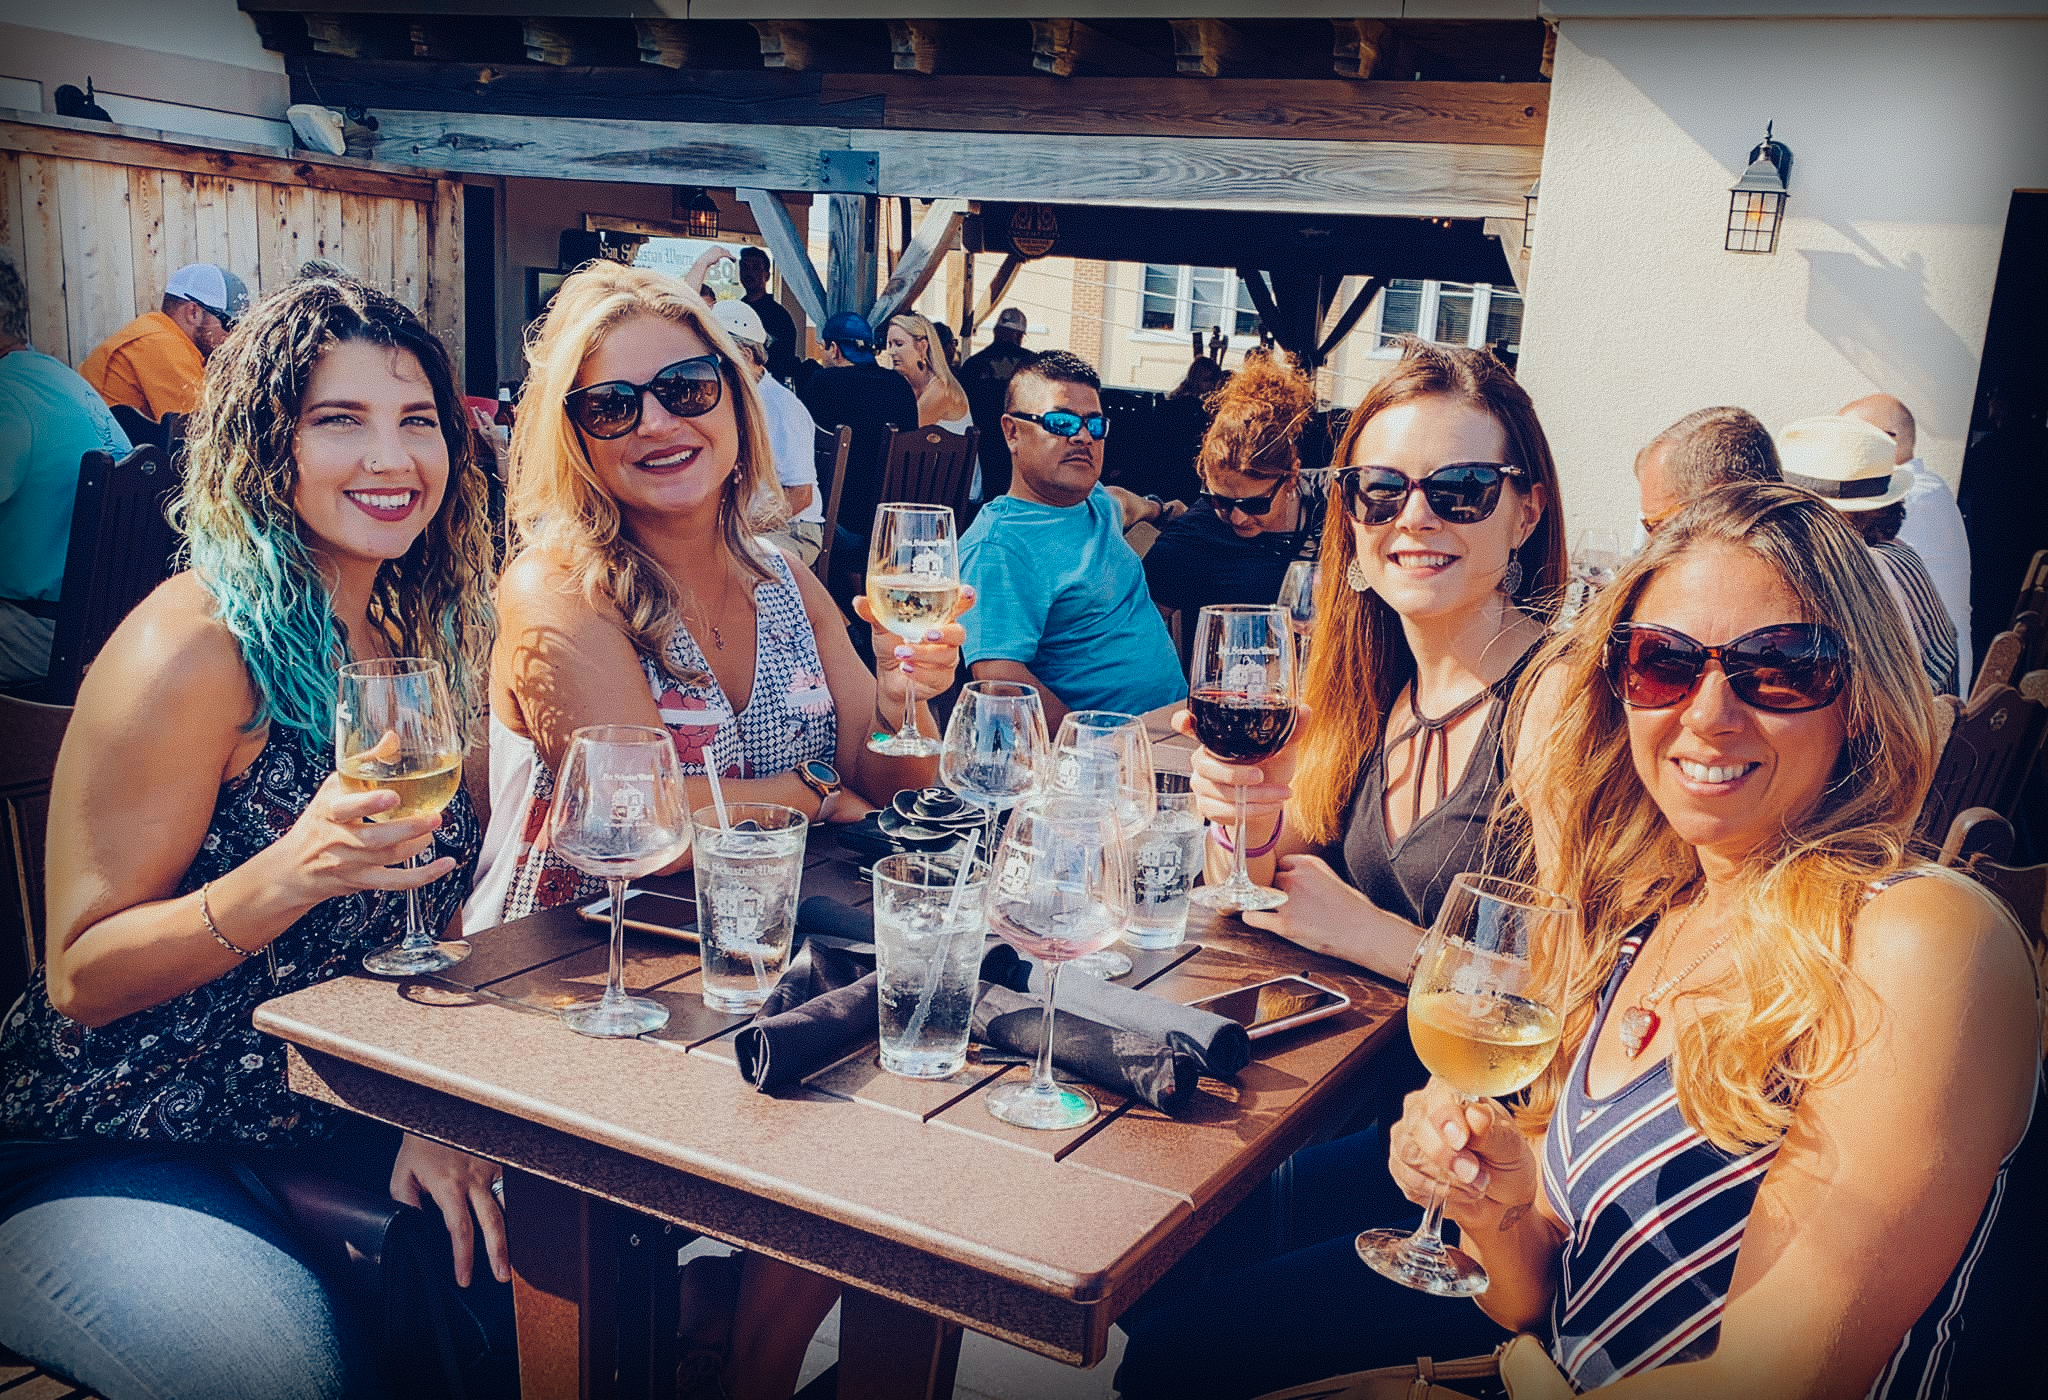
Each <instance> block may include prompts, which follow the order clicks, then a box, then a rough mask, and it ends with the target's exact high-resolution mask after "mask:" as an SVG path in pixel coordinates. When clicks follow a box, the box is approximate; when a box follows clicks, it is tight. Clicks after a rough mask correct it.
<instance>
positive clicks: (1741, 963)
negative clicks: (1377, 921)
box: [1389, 484, 2041, 1400]
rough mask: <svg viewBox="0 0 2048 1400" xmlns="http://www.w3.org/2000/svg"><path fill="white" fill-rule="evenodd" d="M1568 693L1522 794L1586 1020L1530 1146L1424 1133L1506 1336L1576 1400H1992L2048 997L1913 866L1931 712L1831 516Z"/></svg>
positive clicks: (1554, 677) (1590, 636) (1555, 688)
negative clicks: (1999, 1256)
mask: <svg viewBox="0 0 2048 1400" xmlns="http://www.w3.org/2000/svg"><path fill="white" fill-rule="evenodd" d="M1646 629H1657V630H1646ZM1710 649H1711V650H1710ZM1535 664H1536V666H1537V668H1538V676H1537V679H1536V681H1535V682H1534V683H1533V684H1532V686H1531V687H1528V688H1527V690H1528V692H1529V693H1528V695H1527V698H1526V700H1525V702H1524V704H1523V705H1522V706H1520V707H1518V710H1519V711H1520V716H1519V717H1523V718H1525V717H1527V716H1539V715H1540V716H1546V717H1548V716H1555V718H1554V719H1546V721H1544V722H1542V723H1533V722H1532V723H1527V724H1525V725H1523V727H1522V728H1520V730H1519V731H1518V743H1517V745H1516V755H1515V762H1514V764H1513V767H1512V770H1511V772H1512V782H1513V784H1514V788H1515V793H1516V796H1517V798H1518V799H1519V800H1520V801H1521V802H1522V803H1523V804H1524V811H1525V812H1526V814H1527V816H1528V817H1529V819H1530V821H1529V826H1530V828H1531V833H1530V834H1531V844H1532V847H1533V852H1534V858H1535V865H1536V875H1537V878H1538V879H1540V880H1541V881H1542V882H1543V883H1544V884H1545V885H1547V886H1549V887H1550V888H1553V889H1556V890H1559V891H1561V892H1563V893H1566V894H1568V895H1570V896H1572V897H1573V898H1575V899H1576V900H1578V901H1579V903H1580V905H1581V907H1582V908H1583V910H1584V911H1585V929H1584V937H1585V940H1586V947H1585V948H1584V949H1583V950H1582V953H1581V956H1580V959H1579V968H1580V970H1579V974H1578V996H1577V998H1576V1000H1575V1005H1574V1007H1573V1010H1572V1012H1571V1013H1570V1016H1569V1019H1568V1023H1567V1031H1566V1037H1565V1044H1564V1047H1563V1048H1562V1049H1561V1050H1560V1051H1559V1054H1558V1057H1557V1059H1556V1061H1555V1062H1554V1063H1553V1065H1552V1066H1551V1068H1550V1070H1549V1071H1548V1072H1547V1074H1546V1075H1545V1077H1544V1078H1543V1079H1541V1080H1539V1081H1538V1082H1537V1084H1536V1085H1535V1086H1534V1087H1533V1088H1532V1089H1531V1091H1530V1093H1529V1096H1528V1100H1527V1102H1526V1103H1524V1104H1523V1105H1522V1106H1521V1107H1520V1108H1519V1110H1518V1111H1517V1113H1516V1114H1515V1116H1514V1117H1510V1115H1509V1114H1508V1113H1507V1112H1506V1111H1505V1110H1503V1109H1502V1108H1501V1107H1500V1106H1499V1105H1496V1104H1492V1103H1488V1104H1483V1105H1480V1106H1477V1107H1473V1108H1468V1109H1465V1110H1464V1111H1463V1112H1462V1113H1461V1112H1460V1111H1459V1109H1458V1107H1457V1104H1456V1102H1455V1100H1454V1098H1453V1097H1452V1096H1451V1094H1450V1093H1449V1092H1448V1091H1447V1090H1446V1089H1445V1088H1444V1087H1443V1086H1442V1085H1441V1084H1440V1083H1438V1082H1436V1081H1432V1082H1431V1083H1430V1084H1429V1085H1428V1086H1427V1087H1426V1088H1425V1089H1423V1090H1422V1091H1420V1092H1418V1093H1416V1094H1415V1095H1412V1096H1411V1097H1410V1099H1409V1102H1408V1106H1407V1112H1406V1114H1405V1115H1404V1117H1403V1118H1402V1120H1401V1122H1400V1123H1399V1125H1397V1126H1396V1128H1395V1129H1394V1131H1393V1133H1392V1134H1391V1143H1392V1168H1393V1172H1394V1175H1395V1179H1396V1181H1397V1183H1398V1184H1399V1185H1400V1186H1401V1188H1402V1189H1403V1191H1404V1192H1406V1193H1407V1194H1408V1196H1409V1197H1410V1198H1411V1199H1413V1200H1416V1201H1423V1200H1426V1199H1427V1197H1428V1194H1429V1191H1430V1188H1431V1186H1432V1184H1433V1183H1435V1182H1444V1183H1446V1185H1447V1187H1448V1189H1449V1193H1450V1195H1449V1200H1450V1205H1449V1209H1448V1212H1447V1213H1448V1214H1449V1215H1450V1216H1451V1217H1452V1218H1453V1219H1454V1220H1456V1221H1457V1223H1458V1225H1459V1227H1460V1229H1461V1232H1462V1236H1463V1240H1462V1244H1463V1248H1465V1249H1466V1250H1467V1251H1468V1252H1470V1253H1472V1254H1474V1255H1476V1256H1478V1257H1479V1258H1480V1259H1482V1260H1483V1262H1484V1263H1485V1266H1486V1268H1487V1271H1488V1272H1489V1274H1490V1275H1491V1276H1492V1287H1491V1289H1490V1290H1489V1291H1488V1292H1487V1293H1485V1294H1484V1295H1482V1296H1481V1298H1480V1300H1479V1301H1480V1305H1481V1306H1482V1307H1483V1308H1484V1309H1485V1310H1486V1312H1487V1313H1488V1314H1490V1315H1491V1316H1492V1317H1493V1318H1494V1319H1495V1320H1496V1321H1498V1322H1500V1323H1501V1324H1502V1325H1504V1326H1507V1327H1510V1328H1516V1329H1520V1330H1524V1331H1530V1332H1536V1333H1539V1334H1541V1335H1544V1336H1546V1337H1547V1338H1548V1339H1549V1341H1550V1343H1551V1354H1552V1357H1553V1359H1554V1360H1555V1361H1556V1362H1557V1363H1558V1365H1559V1367H1560V1369H1561V1370H1562V1371H1563V1372H1564V1375H1565V1377H1566V1378H1567V1379H1568V1380H1569V1381H1570V1382H1571V1383H1572V1384H1573V1385H1574V1386H1575V1387H1577V1388H1580V1389H1592V1388H1594V1387H1600V1388H1602V1390H1603V1393H1606V1390H1607V1389H1608V1388H1611V1389H1612V1391H1613V1392H1614V1393H1615V1394H1616V1395H1617V1396H1636V1395H1641V1396H1653V1395H1654V1396H1672V1397H1679V1396H1697V1397H1701V1400H1709V1398H1710V1397H1711V1400H1722V1397H1727V1396H1735V1395H1740V1396H1745V1397H1751V1396H1757V1397H1769V1396H1786V1397H1808V1396H1841V1397H1853V1396H1859V1395H1883V1396H1902V1395H1913V1396H1939V1395H1944V1394H1948V1393H1950V1392H1951V1389H1952V1388H1953V1390H1954V1392H1955V1393H1958V1394H1960V1393H1964V1392H1966V1391H1968V1392H1972V1393H1974V1392H1975V1390H1976V1388H1977V1387H1978V1386H1980V1385H1981V1384H1982V1379H1983V1377H1984V1375H1985V1373H1986V1370H1987V1369H1990V1367H1989V1366H1988V1364H1987V1359H1986V1357H1985V1356H1984V1355H1983V1354H1982V1348H1984V1347H1985V1346H1986V1344H1992V1345H1996V1344H1998V1343H2000V1342H2001V1341H2009V1340H2010V1338H2005V1337H2001V1335H2000V1334H2001V1332H2002V1331H2009V1330H2010V1329H2000V1328H1996V1327H1992V1328H1986V1327H1984V1326H1982V1325H1981V1324H1980V1325H1979V1326H1978V1327H1977V1328H1976V1329H1974V1330H1972V1329H1966V1328H1965V1326H1964V1322H1965V1321H1966V1319H1967V1318H1968V1317H1969V1315H1970V1314H1971V1312H1972V1311H1973V1310H1975V1309H1977V1308H1980V1307H1981V1306H1982V1305H1984V1304H1985V1303H1987V1302H1997V1301H1998V1297H1997V1294H1998V1292H1999V1290H1998V1288H1997V1287H1996V1286H1995V1282H1994V1281H1993V1280H1990V1279H1986V1278H1982V1277H1979V1275H1980V1273H1981V1268H1980V1266H1981V1264H1982V1262H1983V1260H1984V1259H1985V1258H1986V1257H1987V1251H1996V1250H1997V1249H1998V1248H1999V1246H2000V1244H2001V1241H2000V1240H1999V1235H2000V1232H2001V1222H2000V1219H1999V1211H2000V1206H2001V1203H2002V1202H2003V1200H2004V1198H2005V1195H2006V1190H2005V1186H2006V1176H2007V1166H2008V1164H2009V1162H2010V1161H2011V1159H2012V1156H2013V1155H2014V1153H2016V1152H2017V1150H2018V1146H2019V1144H2020V1141H2021V1139H2022V1138H2023V1136H2024V1135H2025V1133H2026V1130H2027V1125H2028V1123H2029V1121H2030V1110H2031V1108H2032V1105H2033V1103H2034V1100H2035V1097H2036V1094H2037V1083H2038V1081H2037V1074H2038V1070H2039V1067H2040V1054H2041V1043H2040V1030H2041V1020H2040V1014H2041V1008H2040V1002H2039V994H2038V986H2039V983H2038V980H2037V978H2036V976H2035V967H2034V966H2033V958H2032V956H2031V954H2032V953H2033V950H2032V949H2031V948H2030V947H2029V945H2028V943H2027V941H2026V940H2025V938H2024V937H2023V936H2022V935H2021V934H2020V932H2019V930H2018V928H2017V926H2016V925H2015V924H2014V922H2013V920H2012V918H2011V916H2010V914H2008V913H2007V912H2006V911H2005V909H2004V908H2003V906H2001V905H1999V904H1998V903H1997V902H1996V901H1995V900H1993V899H1992V898H1990V897H1989V896H1988V895H1986V894H1984V893H1983V892H1982V891H1981V890H1980V889H1979V888H1978V887H1977V886H1976V885H1974V884H1973V883H1971V882H1970V881H1968V880H1967V879H1965V878H1963V877H1961V876H1959V875H1956V874H1954V873H1952V872H1946V871H1939V870H1935V869H1933V868H1932V867H1929V866H1927V865H1925V864H1924V863H1921V862H1919V861H1918V860H1917V858H1916V857H1914V856H1913V855H1911V854H1909V852H1908V850H1907V845H1906V842H1907V838H1908V835H1909V834H1910V831H1911V826H1912V822H1913V818H1914V816H1915V814H1916V813H1917V811H1918V809H1919V807H1920V804H1921V800H1922V798H1923V796H1924V795H1925V793H1926V789H1927V784H1928V780H1929V777H1930V774H1931V772H1932V766H1933V758H1932V753H1931V744H1932V733H1933V728H1932V709H1933V700H1932V695H1931V693H1930V691H1929V688H1928V685H1927V681H1926V679H1925V676H1924V675H1923V673H1922V671H1921V669H1920V666H1919V664H1918V661H1917V659H1916V658H1915V657H1914V656H1913V654H1912V652H1911V649H1910V647H1909V645H1908V641H1907V638H1906V637H1905V636H1904V634H1903V632H1902V630H1901V629H1900V628H1899V627H1897V625H1896V623H1895V620H1894V618H1893V616H1892V606H1891V602H1890V599H1889V598H1888V597H1887V595H1886V593H1885V590H1884V585H1883V582H1882V580H1881V579H1880V578H1879V576H1878V573H1877V568H1876V565H1875V564H1874V563H1873V561H1872V560H1871V558H1870V554H1869V552H1868V551H1867V550H1866V549H1865V548H1864V547H1863V544H1862V542H1861V540H1859V539H1858V538H1857V536H1856V535H1855V533H1854V532H1853V531H1851V530H1850V529H1849V528H1848V527H1847V526H1845V525H1844V524H1843V523H1842V522H1841V521H1840V519H1838V518H1837V517H1836V515H1835V514H1834V512H1833V511H1831V510H1830V509H1829V508H1828V506H1827V505H1826V504H1825V503H1824V502H1822V501H1821V500H1819V499H1817V498H1815V497H1813V496H1809V495H1807V494H1806V493H1804V492H1800V491H1796V490H1793V489H1791V488H1789V487H1784V486H1778V485H1762V484H1748V485H1741V486H1731V487H1727V488H1723V489H1722V490H1719V491H1716V492H1713V493H1711V494H1710V495H1708V496H1707V497H1705V498H1703V499H1702V500H1700V501H1699V502H1697V503H1695V504H1693V505H1691V506H1689V507H1687V508H1686V509H1685V510H1684V511H1683V512H1682V513H1680V514H1679V515H1678V516H1676V517H1674V518H1673V520H1672V521H1671V523H1670V524H1668V525H1666V526H1665V527H1664V528H1662V529H1660V530H1659V531H1658V532H1657V534H1656V536H1655V538H1654V540H1653V541H1652V543H1651V544H1650V545H1649V546H1648V547H1647V548H1646V549H1645V551H1644V552H1643V554H1642V555H1641V556H1639V557H1638V558H1637V559H1636V560H1635V561H1634V562H1633V563H1632V564H1631V565H1630V566H1629V567H1628V568H1627V569H1626V570H1624V572H1623V573H1622V575H1621V577H1620V578H1618V579H1617V580H1616V581H1615V583H1614V584H1613V585H1612V586H1611V587H1610V588H1609V589H1608V590H1607V591H1606V593H1604V594H1603V595H1602V596H1601V598H1600V599H1599V600H1598V602H1597V603H1596V604H1595V605H1594V607H1593V608H1592V609H1591V610H1590V611H1589V612H1588V613H1587V614H1586V615H1585V616H1584V617H1582V618H1581V619H1580V621H1579V623H1578V624H1577V625H1576V626H1575V627H1574V629H1573V630H1572V631H1571V632H1570V633H1568V634H1566V635H1564V636H1561V637H1559V638H1557V639H1555V640H1553V642H1552V643H1550V644H1549V645H1548V646H1547V647H1546V649H1545V652H1544V653H1543V654H1541V655H1540V656H1539V657H1538V659H1537V661H1536V663H1535ZM1564 696H1572V697H1576V703H1572V704H1564V703H1560V697H1564ZM2008 1215H2010V1212H2008ZM2005 1233H2007V1234H2010V1229H2009V1228H2008V1229H2006V1231H2005ZM2002 1243H2003V1244H2006V1245H2011V1244H2014V1243H2016V1242H2015V1241H2012V1240H2005V1241H2003V1242H2002ZM2038 1264H2039V1261H2038V1259H2036V1260H2033V1261H2032V1267H2033V1269H2034V1270H2035V1271H2038ZM1973 1282H1974V1283H1975V1284H1976V1285H1977V1286H1976V1287H1975V1288H1974V1289H1973V1288H1972V1284H1973ZM1394 1340H1396V1339H1389V1341H1390V1346H1391V1343H1392V1342H1393V1341H1394ZM1973 1348H1976V1349H1978V1354H1976V1355H1973V1354H1972V1349H1973ZM1391 1349H1392V1350H1393V1351H1395V1352H1399V1348H1398V1347H1397V1346H1391ZM1402 1354H1412V1351H1411V1352H1409V1353H1402Z"/></svg>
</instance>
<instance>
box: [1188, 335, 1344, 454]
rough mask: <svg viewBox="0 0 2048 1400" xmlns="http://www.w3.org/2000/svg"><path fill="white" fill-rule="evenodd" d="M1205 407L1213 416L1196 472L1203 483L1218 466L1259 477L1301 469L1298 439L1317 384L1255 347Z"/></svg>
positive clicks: (1313, 406) (1313, 403) (1312, 405)
mask: <svg viewBox="0 0 2048 1400" xmlns="http://www.w3.org/2000/svg"><path fill="white" fill-rule="evenodd" d="M1203 406H1204V407H1205V408H1207V409H1208V410H1209V413H1210V415H1211V416H1210V419H1209V430H1208V431H1207V432H1206V433H1204V434H1203V435H1202V448H1201V451H1200V452H1198V453H1197V454H1196V456H1195V471H1196V473H1197V474H1198V475H1199V476H1200V477H1201V478H1202V481H1203V483H1204V484H1205V485H1206V484H1207V483H1208V481H1209V473H1210V472H1211V471H1212V470H1214V469H1216V468H1218V467H1220V468H1222V469H1223V470H1225V471H1233V472H1237V473H1239V474H1240V475H1243V476H1250V477H1257V478H1259V479H1260V480H1262V481H1277V480H1279V479H1281V478H1282V477H1289V476H1293V475H1294V474H1295V473H1296V472H1298V471H1300V470H1301V452H1300V450H1299V449H1298V447H1297V446H1296V444H1297V443H1299V442H1300V440H1301V430H1302V429H1303V428H1305V427H1307V426H1308V421H1309V417H1310V415H1311V414H1313V413H1314V412H1315V411H1316V389H1315V385H1313V384H1311V383H1309V380H1308V376H1307V375H1305V374H1303V373H1302V372H1301V371H1300V370H1298V369H1296V368H1294V367H1293V366H1292V365H1290V364H1287V363H1285V362H1284V361H1282V360H1279V359H1276V358H1274V357H1273V356H1270V355H1265V354H1261V353H1259V352H1258V351H1253V352H1252V353H1251V354H1248V355H1246V356H1245V357H1244V366H1243V367H1242V368H1241V369H1239V370H1238V372H1237V373H1236V374H1233V375H1231V376H1230V378H1229V379H1228V380H1227V381H1225V383H1224V385H1223V387H1222V388H1220V389H1217V390H1216V391H1214V392H1213V393H1211V394H1210V395H1209V396H1208V398H1207V399H1206V400H1204V402H1203Z"/></svg>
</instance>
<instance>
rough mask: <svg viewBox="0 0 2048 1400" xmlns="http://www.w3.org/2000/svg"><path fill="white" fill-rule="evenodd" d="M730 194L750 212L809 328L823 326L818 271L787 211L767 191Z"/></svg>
mask: <svg viewBox="0 0 2048 1400" xmlns="http://www.w3.org/2000/svg"><path fill="white" fill-rule="evenodd" d="M733 193H734V194H737V195H738V196H739V197H740V199H741V200H743V201H744V202H745V203H746V206H747V208H748V209H750V210H752V211H753V214H754V226H755V227H756V228H758V229H760V230H761V237H762V239H763V240H764V241H765V242H766V243H767V244H768V255H769V256H770V257H771V258H773V259H774V260H775V265H776V267H778V268H780V269H781V271H782V282H783V285H784V286H786V287H788V288H789V289H790V291H792V292H794V293H795V294H796V299H797V301H798V302H799V303H800V304H801V305H802V306H803V309H804V315H806V316H808V317H810V319H811V324H812V325H814V326H822V325H824V324H825V317H826V316H827V315H828V314H830V313H828V312H827V311H826V309H825V288H824V286H823V285H822V284H821V283H820V282H819V281H818V271H817V269H816V268H814V267H812V266H811V254H810V249H809V248H808V247H806V246H805V240H804V239H803V238H802V237H801V236H800V235H799V234H798V233H797V231H796V221H795V220H793V219H791V218H790V217H789V210H788V209H787V208H786V207H785V206H784V205H783V203H782V201H781V200H780V199H779V198H777V197H776V195H775V194H774V193H773V192H772V191H770V190H735V191H733Z"/></svg>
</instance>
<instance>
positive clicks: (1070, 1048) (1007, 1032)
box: [974, 978, 1202, 1113]
mask: <svg viewBox="0 0 2048 1400" xmlns="http://www.w3.org/2000/svg"><path fill="white" fill-rule="evenodd" d="M1073 980H1093V979H1088V978H1082V979H1073ZM1070 984H1071V983H1070ZM1061 991H1062V994H1063V995H1062V997H1061V1000H1062V1001H1064V1000H1065V997H1064V992H1065V988H1064V987H1063V988H1062V989H1061ZM1044 1035H1045V1005H1044V1003H1043V1002H1042V1001H1040V1000H1038V999H1037V998H1035V997H1031V996H1028V995H1026V994H1025V993H1023V992H1015V991H1012V990H1010V989H1009V988H1008V987H1005V986H1002V985H1001V984H999V983H995V982H984V983H982V984H981V995H980V996H978V997H977V998H975V1002H974V1038H975V1039H976V1040H978V1041H981V1042H983V1043H984V1044H987V1045H993V1046H996V1047H997V1048H998V1049H1002V1050H1007V1051H1009V1052H1010V1053H1011V1054H1013V1055H1021V1056H1023V1057H1024V1058H1025V1059H1027V1060H1031V1061H1033V1062H1035V1061H1036V1060H1037V1058H1038V1049H1039V1046H1040V1045H1041V1044H1043V1043H1044ZM1052 1062H1053V1065H1054V1066H1055V1067H1056V1068H1059V1069H1063V1070H1065V1071H1066V1072H1067V1073H1068V1074H1071V1075H1073V1076H1075V1077H1076V1078H1079V1079H1085V1080H1087V1081H1088V1082H1089V1083H1090V1084H1095V1085H1098V1086H1100V1087H1102V1088H1104V1089H1109V1090H1112V1091H1114V1092H1116V1093H1119V1094H1125V1095H1128V1096H1129V1097H1131V1098H1134V1099H1142V1100H1143V1101H1144V1102H1146V1103H1148V1104H1150V1105H1152V1107H1154V1108H1156V1109H1158V1110H1159V1111H1160V1112H1162V1113H1172V1112H1174V1111H1175V1110H1176V1109H1178V1108H1179V1107H1180V1106H1181V1105H1182V1104H1184V1103H1186V1102H1187V1099H1188V1096H1189V1095H1190V1094H1192V1093H1194V1092H1195V1085H1196V1083H1197V1082H1198V1081H1199V1080H1200V1079H1201V1077H1202V1065H1201V1062H1200V1060H1199V1059H1197V1058H1196V1056H1195V1054H1194V1052H1193V1051H1192V1050H1191V1049H1190V1048H1188V1046H1187V1045H1186V1044H1177V1045H1169V1044H1166V1043H1164V1042H1162V1041H1158V1040H1154V1039H1152V1038H1151V1037H1150V1036H1148V1035H1144V1034H1141V1033H1140V1032H1137V1031H1128V1030H1120V1029H1118V1028H1116V1027H1114V1026H1107V1025H1104V1024H1103V1023H1102V1022H1100V1021H1092V1020H1089V1019H1087V1018H1086V1017H1083V1016H1079V1015H1073V1014H1070V1013H1068V1012H1066V1011H1065V1010H1062V1011H1061V1013H1060V1015H1059V1016H1058V1017H1056V1018H1055V1020H1054V1022H1053V1032H1052Z"/></svg>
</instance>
